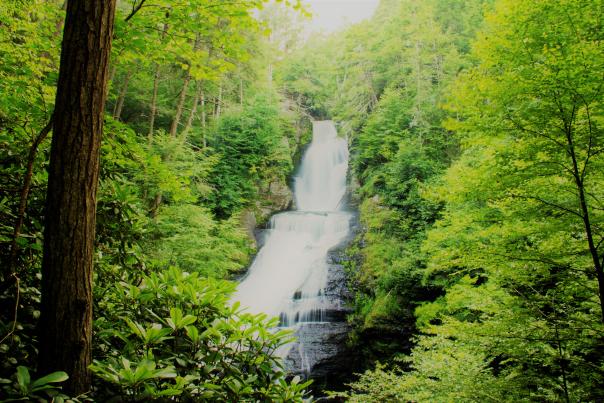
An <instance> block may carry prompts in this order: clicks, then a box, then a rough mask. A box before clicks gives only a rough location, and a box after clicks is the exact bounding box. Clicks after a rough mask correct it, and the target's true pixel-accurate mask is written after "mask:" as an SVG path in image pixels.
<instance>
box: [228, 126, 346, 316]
mask: <svg viewBox="0 0 604 403" xmlns="http://www.w3.org/2000/svg"><path fill="white" fill-rule="evenodd" d="M347 170H348V144H347V142H346V139H344V138H341V137H338V136H337V133H336V128H335V126H334V124H333V122H332V121H320V122H314V123H313V139H312V142H311V144H310V146H309V148H308V149H307V151H306V153H305V154H304V157H303V159H302V164H301V166H300V170H299V173H298V175H297V176H296V178H295V182H294V196H295V200H296V206H297V210H296V211H288V212H285V213H280V214H277V215H275V216H273V217H272V218H271V220H270V226H269V230H268V233H267V237H266V241H265V244H264V246H263V247H262V249H261V250H260V251H259V253H258V255H257V256H256V259H255V260H254V262H253V263H252V265H251V266H250V269H249V271H248V275H247V276H246V277H245V278H244V280H243V281H242V282H241V283H240V284H239V286H238V288H237V292H236V293H235V295H234V297H233V299H234V300H236V301H240V302H241V305H242V307H247V308H248V311H250V312H253V313H261V312H264V313H266V314H268V315H269V316H279V317H280V318H281V326H295V325H298V324H301V323H306V322H322V321H323V320H324V315H323V314H324V312H325V309H326V308H328V304H329V302H328V301H327V300H326V298H325V297H324V289H325V287H326V286H327V270H328V264H327V261H326V260H327V252H328V251H329V250H330V249H331V248H333V247H334V246H336V245H338V244H339V243H341V242H342V241H343V240H344V239H345V238H346V236H347V235H348V232H349V231H350V219H351V215H350V213H347V212H344V211H341V205H342V200H343V198H344V195H345V193H346V172H347Z"/></svg>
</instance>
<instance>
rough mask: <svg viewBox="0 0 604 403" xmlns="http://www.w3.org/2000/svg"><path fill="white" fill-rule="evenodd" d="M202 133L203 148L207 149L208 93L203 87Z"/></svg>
mask: <svg viewBox="0 0 604 403" xmlns="http://www.w3.org/2000/svg"><path fill="white" fill-rule="evenodd" d="M201 133H202V140H203V148H206V146H207V140H206V93H205V92H204V90H203V86H202V87H201Z"/></svg>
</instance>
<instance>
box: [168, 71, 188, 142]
mask: <svg viewBox="0 0 604 403" xmlns="http://www.w3.org/2000/svg"><path fill="white" fill-rule="evenodd" d="M190 82H191V74H190V73H189V71H188V70H187V73H186V75H185V80H184V82H183V84H182V90H181V91H180V95H179V96H178V105H177V106H176V114H175V115H174V119H173V120H172V125H171V126H170V136H172V137H176V133H177V132H178V125H179V124H180V118H181V117H182V110H183V109H184V106H185V100H186V99H187V91H188V90H189V83H190Z"/></svg>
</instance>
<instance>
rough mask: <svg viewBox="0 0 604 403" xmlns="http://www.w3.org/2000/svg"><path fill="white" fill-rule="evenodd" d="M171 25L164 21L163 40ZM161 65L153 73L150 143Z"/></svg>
mask: <svg viewBox="0 0 604 403" xmlns="http://www.w3.org/2000/svg"><path fill="white" fill-rule="evenodd" d="M169 17H170V13H169V12H166V18H169ZM169 28H170V25H168V23H167V22H166V23H164V29H163V30H162V33H161V40H160V42H163V41H164V39H165V37H166V35H167V34H168V29H169ZM159 67H160V65H159V63H155V74H154V75H153V97H152V98H151V113H150V114H149V135H148V139H149V143H151V141H152V140H153V131H154V130H155V116H156V115H157V92H158V90H159V78H160V69H159Z"/></svg>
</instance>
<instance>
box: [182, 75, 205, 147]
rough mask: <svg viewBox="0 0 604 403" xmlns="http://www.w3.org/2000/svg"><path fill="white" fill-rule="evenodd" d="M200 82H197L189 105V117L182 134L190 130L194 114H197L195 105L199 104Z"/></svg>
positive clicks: (184, 134)
mask: <svg viewBox="0 0 604 403" xmlns="http://www.w3.org/2000/svg"><path fill="white" fill-rule="evenodd" d="M201 91H202V89H201V83H200V82H198V83H197V90H196V91H195V98H194V99H193V106H191V113H190V114H189V119H187V124H186V125H185V129H184V130H183V132H182V133H183V136H186V134H187V133H188V132H189V130H191V127H193V120H194V119H195V115H196V114H197V106H198V105H199V99H200V98H201Z"/></svg>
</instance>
